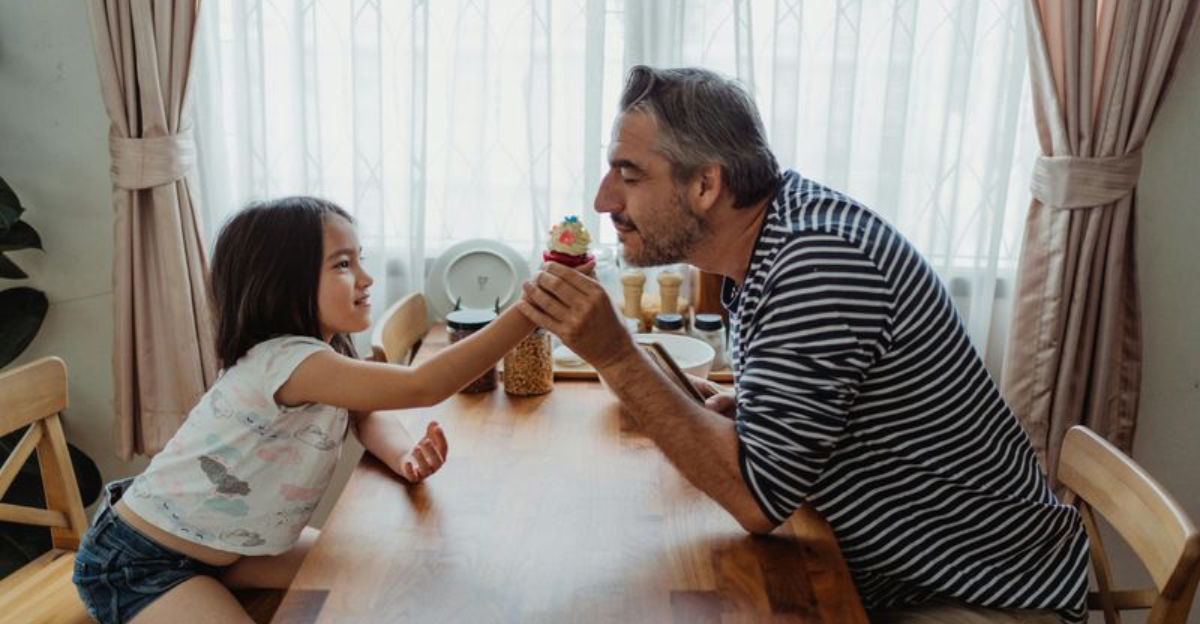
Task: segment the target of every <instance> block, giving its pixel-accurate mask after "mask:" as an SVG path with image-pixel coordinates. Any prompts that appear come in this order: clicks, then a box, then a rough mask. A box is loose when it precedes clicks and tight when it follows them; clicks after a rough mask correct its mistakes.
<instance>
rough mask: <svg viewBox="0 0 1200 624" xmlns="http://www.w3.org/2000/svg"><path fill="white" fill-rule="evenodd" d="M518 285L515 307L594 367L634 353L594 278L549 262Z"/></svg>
mask: <svg viewBox="0 0 1200 624" xmlns="http://www.w3.org/2000/svg"><path fill="white" fill-rule="evenodd" d="M523 288H524V290H525V294H524V296H523V297H522V298H521V300H520V301H518V302H517V309H518V310H520V311H521V313H522V314H524V315H525V316H526V317H528V318H529V320H531V321H533V322H534V323H537V324H538V325H540V326H542V327H545V328H546V329H547V330H549V331H550V332H552V333H553V334H555V335H556V336H558V337H559V338H560V339H561V340H562V341H563V344H565V345H567V346H568V347H570V349H571V350H572V351H574V352H575V353H576V354H577V355H578V356H579V357H581V358H583V359H584V360H587V362H588V363H589V364H591V365H592V366H593V367H595V368H596V370H600V369H603V368H605V367H607V366H608V365H610V364H612V363H614V362H616V361H617V360H619V359H620V358H621V357H624V356H626V355H629V354H636V351H634V344H633V338H632V337H631V336H630V335H629V332H628V331H626V330H625V326H624V324H622V323H621V320H620V319H618V318H617V313H616V310H615V309H614V308H613V305H612V302H611V301H609V299H608V293H606V292H604V288H603V287H601V286H600V284H599V283H598V282H597V281H596V280H593V279H591V278H589V277H587V276H585V275H583V274H581V273H579V272H578V271H575V270H573V269H570V268H567V267H565V266H562V265H560V264H556V263H553V262H551V263H549V264H547V265H546V267H545V269H544V270H543V271H542V272H540V273H538V274H537V275H536V276H535V277H534V278H533V279H532V280H530V281H528V282H526V283H525V284H524V286H523Z"/></svg>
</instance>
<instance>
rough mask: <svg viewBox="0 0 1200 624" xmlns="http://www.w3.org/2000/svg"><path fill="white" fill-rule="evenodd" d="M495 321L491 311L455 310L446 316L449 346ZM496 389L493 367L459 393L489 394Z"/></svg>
mask: <svg viewBox="0 0 1200 624" xmlns="http://www.w3.org/2000/svg"><path fill="white" fill-rule="evenodd" d="M494 320H496V313H495V312H493V311H491V310H479V309H473V308H465V309H462V310H455V311H453V312H451V313H449V314H447V315H446V330H447V331H449V332H450V344H454V343H456V342H458V341H459V340H462V339H463V338H466V337H467V336H470V335H471V334H473V333H475V332H477V331H479V330H481V329H483V328H484V327H486V326H487V324H488V323H491V322H492V321H494ZM495 389H496V368H495V367H494V366H493V367H492V368H489V369H488V370H487V372H485V373H484V374H482V375H480V376H479V378H478V379H476V380H475V381H472V382H471V383H469V384H467V387H465V388H463V389H462V390H459V392H466V393H471V392H490V391H492V390H495Z"/></svg>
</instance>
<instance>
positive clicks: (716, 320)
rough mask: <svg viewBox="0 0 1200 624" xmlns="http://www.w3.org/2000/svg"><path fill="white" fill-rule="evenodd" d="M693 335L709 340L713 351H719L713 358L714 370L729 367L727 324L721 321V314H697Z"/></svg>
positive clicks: (694, 320) (693, 321) (693, 325)
mask: <svg viewBox="0 0 1200 624" xmlns="http://www.w3.org/2000/svg"><path fill="white" fill-rule="evenodd" d="M692 335H693V336H695V337H696V338H699V339H700V340H703V341H704V342H707V343H708V345H709V346H710V347H712V348H713V351H716V352H717V355H716V357H714V358H713V364H712V367H713V370H721V369H723V368H728V366H729V365H728V363H727V361H726V360H727V358H726V355H725V352H726V348H725V324H724V323H723V322H722V321H721V315H720V314H697V315H696V318H694V319H692Z"/></svg>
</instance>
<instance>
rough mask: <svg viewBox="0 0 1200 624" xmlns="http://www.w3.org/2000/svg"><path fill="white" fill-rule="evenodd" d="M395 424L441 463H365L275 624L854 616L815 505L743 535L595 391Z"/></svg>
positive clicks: (853, 595)
mask: <svg viewBox="0 0 1200 624" xmlns="http://www.w3.org/2000/svg"><path fill="white" fill-rule="evenodd" d="M439 332H440V333H439ZM443 335H444V330H438V329H435V330H434V331H433V332H431V335H430V337H429V338H428V339H427V340H426V346H425V348H423V349H422V355H423V356H426V357H427V354H428V353H430V352H431V351H436V349H437V348H439V346H440V345H441V344H444V342H445V341H444V338H443ZM399 414H400V417H401V418H403V419H404V421H405V423H406V425H407V426H408V428H409V430H410V431H411V432H414V433H417V432H421V431H424V428H425V424H426V423H427V422H429V421H431V420H436V421H438V422H439V423H440V424H441V425H442V427H443V428H444V429H445V432H446V436H447V438H448V440H449V444H450V451H449V455H448V457H447V462H446V464H445V465H444V466H443V467H442V469H441V470H440V471H439V472H438V473H437V474H435V475H433V477H431V478H430V479H429V480H427V481H426V482H425V483H423V484H421V485H417V486H409V485H407V484H405V483H404V482H403V481H402V480H401V479H399V478H398V477H397V476H395V475H394V474H392V473H391V471H390V470H388V468H387V467H386V466H384V465H383V464H382V463H381V462H379V460H377V459H375V458H374V457H373V456H371V455H370V454H366V455H364V456H363V458H362V460H361V462H360V463H359V465H358V466H357V467H356V469H355V471H354V474H353V475H352V476H351V478H350V481H349V482H348V484H347V486H346V488H345V490H344V491H343V492H342V494H341V496H340V498H339V499H338V501H337V504H336V505H335V507H334V508H333V511H332V513H331V514H330V517H329V519H328V521H327V522H326V524H325V527H324V529H323V530H322V531H321V536H320V538H319V539H318V540H317V543H316V545H315V546H314V547H313V549H312V551H311V552H310V553H309V555H308V557H307V558H306V559H305V561H304V563H303V565H302V567H301V568H300V571H299V573H298V574H297V576H296V578H295V580H294V582H293V583H292V586H291V588H290V589H289V590H288V591H287V593H286V594H285V595H284V597H283V600H282V602H281V603H280V605H279V607H278V609H277V610H276V612H275V615H274V617H273V619H272V620H271V621H272V622H274V623H277V624H301V623H302V624H311V623H326V622H328V623H334V622H337V623H355V622H372V623H376V622H439V623H440V622H471V623H481V624H482V623H490V622H547V623H550V622H554V623H561V622H681V623H682V622H689V623H690V622H764V621H771V622H806V623H818V622H821V623H838V624H858V623H862V624H866V622H867V618H866V615H865V614H864V612H863V608H862V605H861V603H860V601H859V598H858V594H857V592H856V590H855V587H854V584H853V582H852V581H851V578H850V575H849V572H848V570H847V568H846V564H845V561H844V560H843V559H842V556H841V553H840V551H839V550H838V545H837V541H836V539H835V538H834V535H833V533H832V531H831V530H830V528H829V525H828V524H826V523H825V521H824V520H823V519H822V518H821V517H820V516H819V515H818V514H817V513H816V512H815V511H814V510H812V509H811V508H809V507H801V508H800V509H799V510H798V511H797V512H796V513H795V514H794V515H793V516H792V518H791V519H790V520H789V521H788V522H787V523H785V524H784V525H783V526H781V527H779V528H778V529H777V530H776V531H775V532H774V533H772V534H771V535H769V536H765V537H755V536H751V535H749V534H747V533H746V532H745V531H744V530H742V529H741V528H740V527H739V526H738V524H737V523H736V522H735V521H734V519H733V518H732V516H730V515H729V514H728V513H727V512H725V511H724V510H723V509H722V508H721V507H720V506H719V505H717V504H716V503H715V502H713V501H712V500H711V499H709V498H708V497H706V496H705V495H704V494H703V493H701V492H700V491H699V490H697V489H696V488H695V487H693V486H692V485H691V484H690V483H688V482H687V481H686V480H685V479H684V477H683V476H682V475H681V474H680V473H679V471H678V470H676V469H675V468H674V467H673V466H672V465H671V464H670V462H669V461H668V460H667V459H666V458H665V457H664V456H663V454H662V452H660V451H659V450H658V448H657V447H656V446H655V445H654V443H653V442H651V441H650V440H649V439H648V438H646V437H645V436H643V435H641V434H640V433H638V432H637V430H636V429H635V428H634V427H633V422H632V421H631V420H630V419H629V418H628V417H627V416H626V415H625V414H623V413H622V411H621V409H620V407H619V405H618V403H617V401H616V399H615V397H614V396H613V395H612V394H611V393H610V392H609V391H608V390H606V389H605V388H604V387H603V386H602V385H601V384H600V383H599V382H596V381H587V380H573V381H556V382H555V385H554V390H553V391H552V392H550V393H549V394H546V395H542V396H534V397H514V396H509V395H507V394H505V393H504V391H503V387H502V386H501V387H498V388H497V389H496V390H495V391H492V392H486V393H481V394H459V395H456V396H455V397H453V398H451V399H449V400H447V401H444V402H442V403H441V404H439V405H437V406H435V407H432V408H429V409H424V410H406V411H404V412H400V413H399Z"/></svg>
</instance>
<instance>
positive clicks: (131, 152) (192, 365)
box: [88, 0, 217, 459]
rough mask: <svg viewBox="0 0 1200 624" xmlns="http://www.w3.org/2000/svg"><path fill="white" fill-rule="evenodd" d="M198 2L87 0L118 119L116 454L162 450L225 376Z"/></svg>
mask: <svg viewBox="0 0 1200 624" xmlns="http://www.w3.org/2000/svg"><path fill="white" fill-rule="evenodd" d="M198 11H199V0H88V12H89V14H90V16H91V23H92V38H93V41H94V44H95V48H96V64H97V68H98V70H99V73H100V88H101V90H102V91H103V96H104V107H105V109H107V111H108V116H109V119H110V121H111V122H112V124H111V126H110V130H109V148H110V151H111V153H112V181H113V209H114V219H113V221H114V237H113V238H114V240H113V301H114V319H113V321H114V324H115V327H114V332H113V380H114V384H115V388H114V410H115V422H114V437H115V441H116V451H117V455H118V456H119V457H121V458H122V459H129V458H130V457H131V456H132V455H133V454H135V453H142V454H154V453H156V452H158V451H159V450H161V449H162V447H163V445H164V444H165V443H166V442H167V440H169V439H170V437H171V435H172V434H174V433H175V430H176V429H177V428H178V427H179V425H180V424H181V423H182V422H183V420H184V418H185V417H186V416H187V413H188V411H189V410H190V409H191V407H192V406H193V405H195V403H196V402H197V401H198V400H199V398H200V395H201V394H203V393H204V391H205V390H206V389H207V388H208V386H210V385H211V384H212V382H213V380H214V379H215V377H216V372H217V371H216V357H215V353H214V350H213V336H212V328H211V327H212V326H211V318H210V317H211V314H210V309H209V302H208V294H207V287H206V285H205V280H206V276H207V275H208V266H207V263H206V260H205V254H204V248H203V243H202V239H201V236H200V232H201V228H200V223H199V222H198V218H197V211H196V209H195V207H194V206H193V205H192V198H191V194H190V193H189V190H188V188H189V181H188V176H189V175H190V174H191V172H192V169H193V167H194V166H195V163H196V147H195V143H194V142H193V141H192V136H191V124H190V115H189V113H188V106H187V91H188V75H189V72H190V68H191V63H192V44H193V41H194V39H195V32H196V16H197V14H198Z"/></svg>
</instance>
